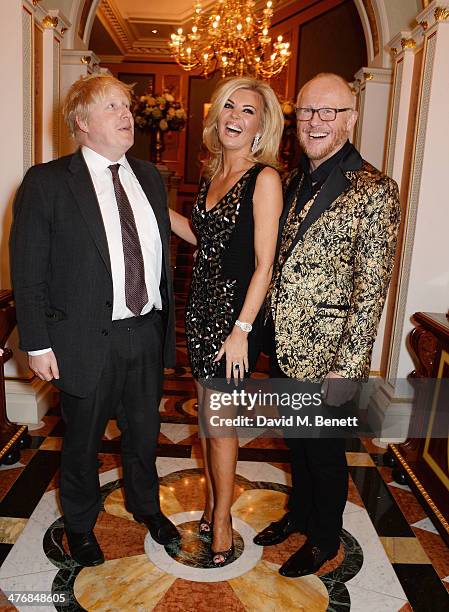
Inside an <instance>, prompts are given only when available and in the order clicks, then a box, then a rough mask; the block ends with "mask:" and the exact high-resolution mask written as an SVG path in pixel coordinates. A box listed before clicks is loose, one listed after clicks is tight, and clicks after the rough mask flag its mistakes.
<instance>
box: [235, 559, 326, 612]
mask: <svg viewBox="0 0 449 612" xmlns="http://www.w3.org/2000/svg"><path fill="white" fill-rule="evenodd" d="M278 569H279V565H276V564H274V563H270V562H268V561H260V562H259V563H258V564H257V565H256V567H255V568H254V569H253V570H252V571H251V572H248V573H247V574H244V575H243V576H239V577H238V578H234V579H232V580H230V581H229V584H230V585H231V587H232V588H233V589H234V591H235V592H236V594H237V595H238V597H239V599H240V601H241V602H242V603H243V605H244V606H245V608H246V609H247V610H254V611H255V610H279V611H281V610H286V611H287V610H292V611H293V610H298V611H299V610H303V611H307V612H324V610H326V609H327V607H328V604H329V594H328V592H327V589H326V587H325V585H324V584H323V582H322V581H321V580H320V579H319V578H318V577H317V576H313V575H312V576H303V577H302V578H297V579H295V580H292V579H291V578H283V577H282V576H281V575H280V574H279V573H278V572H277V570H278Z"/></svg>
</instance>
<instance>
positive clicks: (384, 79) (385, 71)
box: [354, 67, 393, 85]
mask: <svg viewBox="0 0 449 612" xmlns="http://www.w3.org/2000/svg"><path fill="white" fill-rule="evenodd" d="M392 74H393V72H392V69H391V68H371V67H366V68H365V67H364V68H360V70H359V71H358V72H356V73H355V75H354V76H355V79H356V81H358V83H359V84H360V85H363V84H366V83H368V82H369V81H372V82H373V83H384V84H391V82H392Z"/></svg>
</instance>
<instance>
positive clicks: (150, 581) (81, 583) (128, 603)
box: [73, 555, 175, 611]
mask: <svg viewBox="0 0 449 612" xmlns="http://www.w3.org/2000/svg"><path fill="white" fill-rule="evenodd" d="M174 581H175V577H174V576H170V575H169V574H166V573H165V572H163V571H162V570H160V569H158V568H157V567H156V566H155V565H153V564H152V563H151V562H150V561H149V560H148V557H147V556H146V555H138V556H136V557H128V558H127V559H115V560H113V561H106V563H104V564H103V565H99V566H98V567H89V568H84V569H83V570H81V572H80V573H79V574H78V576H77V578H76V580H75V585H74V589H73V591H74V594H75V597H76V599H77V601H78V603H79V604H80V605H81V606H83V608H84V609H85V610H117V611H118V610H136V611H137V610H152V609H153V608H154V606H155V605H156V604H157V602H158V601H159V600H160V599H161V597H163V595H164V594H165V592H166V591H167V589H169V588H170V587H171V585H172V584H173V582H174Z"/></svg>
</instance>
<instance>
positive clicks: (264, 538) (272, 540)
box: [253, 512, 301, 546]
mask: <svg viewBox="0 0 449 612" xmlns="http://www.w3.org/2000/svg"><path fill="white" fill-rule="evenodd" d="M291 533H301V530H300V529H299V528H298V526H297V525H296V523H295V521H294V520H293V518H292V515H291V513H290V512H288V513H287V514H284V516H283V517H282V518H281V520H280V521H275V522H274V523H270V524H269V525H268V527H265V529H263V530H262V531H260V532H259V533H258V534H257V535H256V536H255V538H254V540H253V542H254V544H257V545H258V546H273V545H274V544H280V543H281V542H283V541H284V540H286V539H287V538H288V536H289V535H290V534H291Z"/></svg>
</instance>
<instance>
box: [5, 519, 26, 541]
mask: <svg viewBox="0 0 449 612" xmlns="http://www.w3.org/2000/svg"><path fill="white" fill-rule="evenodd" d="M27 522H28V519H21V518H12V517H9V516H2V517H0V543H1V544H15V542H16V541H17V538H18V537H19V535H20V534H21V533H22V531H23V530H24V529H25V526H26V524H27Z"/></svg>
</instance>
